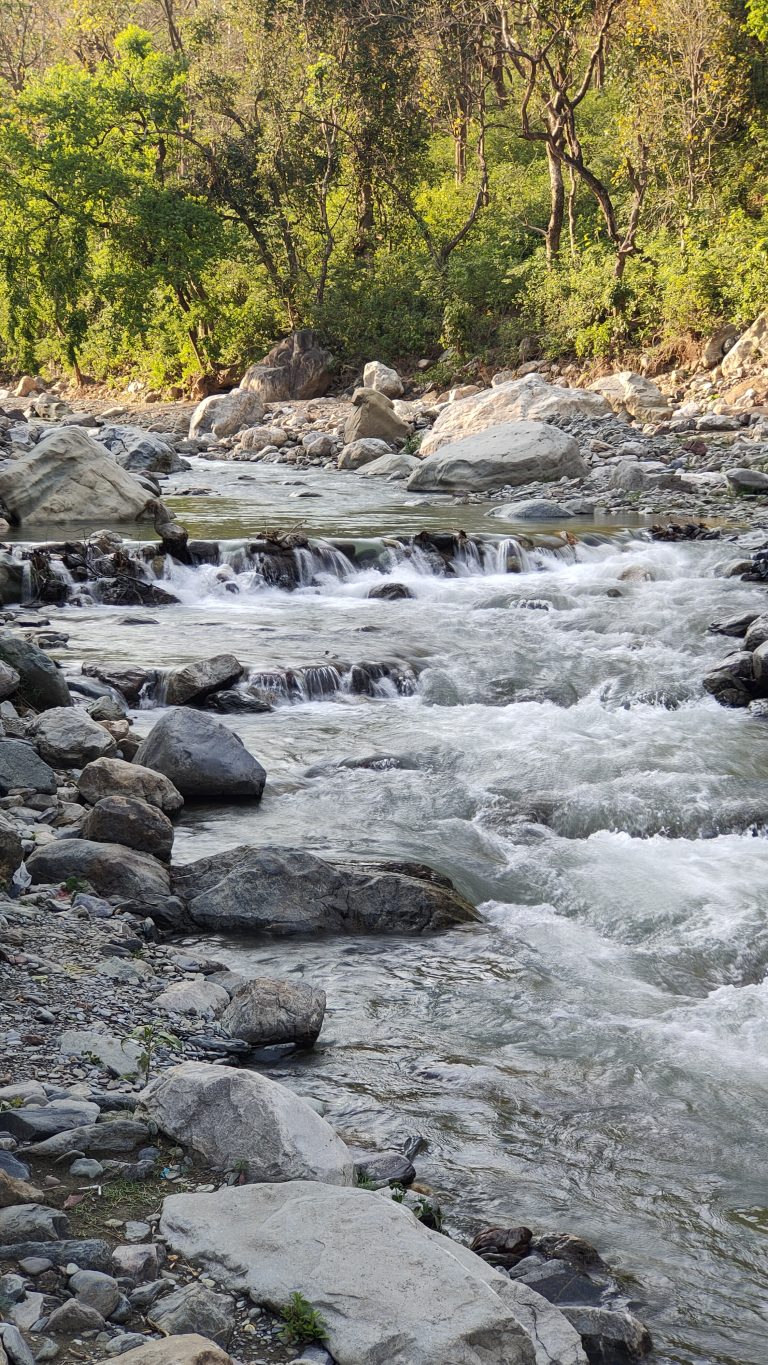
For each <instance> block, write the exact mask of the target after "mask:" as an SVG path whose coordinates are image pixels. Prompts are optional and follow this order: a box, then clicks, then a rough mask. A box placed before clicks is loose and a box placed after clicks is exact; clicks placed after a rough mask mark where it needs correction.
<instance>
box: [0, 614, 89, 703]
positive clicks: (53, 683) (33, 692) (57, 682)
mask: <svg viewBox="0 0 768 1365" xmlns="http://www.w3.org/2000/svg"><path fill="white" fill-rule="evenodd" d="M0 660H2V662H3V663H4V664H8V665H9V667H10V668H12V669H14V670H15V672H16V673H18V675H19V678H20V680H21V681H20V683H19V693H20V695H21V697H22V700H23V701H25V702H26V703H27V705H28V706H31V707H32V708H33V710H35V711H47V710H49V708H50V707H52V706H71V705H72V697H71V695H70V691H69V688H68V686H67V680H66V678H65V677H64V674H63V673H62V672H61V670H60V669H59V667H58V665H57V664H56V663H55V662H54V660H53V659H52V658H51V657H50V655H49V654H46V653H45V651H44V650H42V649H40V648H39V647H38V646H37V645H35V644H32V642H31V640H25V639H23V637H22V636H21V635H14V633H13V631H11V630H2V631H0Z"/></svg>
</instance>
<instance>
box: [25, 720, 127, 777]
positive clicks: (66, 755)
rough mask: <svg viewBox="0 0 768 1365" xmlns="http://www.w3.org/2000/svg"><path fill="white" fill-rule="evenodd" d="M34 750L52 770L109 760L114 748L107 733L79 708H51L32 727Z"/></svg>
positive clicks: (113, 742)
mask: <svg viewBox="0 0 768 1365" xmlns="http://www.w3.org/2000/svg"><path fill="white" fill-rule="evenodd" d="M34 734H35V747H36V749H37V751H38V753H39V754H40V757H41V758H43V759H44V760H45V762H46V763H50V765H51V767H53V768H82V767H83V765H84V764H86V763H91V762H92V761H93V760H94V759H97V758H108V757H109V756H110V755H111V754H114V753H116V752H117V745H116V743H115V741H114V739H113V738H112V735H110V733H109V731H108V730H105V729H104V727H103V726H102V725H97V723H96V721H95V720H92V719H91V717H90V716H89V715H88V714H87V712H86V711H82V710H80V709H79V708H76V707H72V706H54V707H51V708H49V710H47V711H45V712H44V713H43V715H42V716H41V717H40V719H39V720H38V721H37V724H36V725H35V731H34Z"/></svg>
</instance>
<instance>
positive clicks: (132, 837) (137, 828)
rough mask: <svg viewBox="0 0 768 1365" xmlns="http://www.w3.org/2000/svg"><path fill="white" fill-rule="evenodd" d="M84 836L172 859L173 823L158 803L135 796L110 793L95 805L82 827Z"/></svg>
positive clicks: (99, 841)
mask: <svg viewBox="0 0 768 1365" xmlns="http://www.w3.org/2000/svg"><path fill="white" fill-rule="evenodd" d="M81 833H82V836H83V838H84V839H93V840H95V841H96V842H97V843H102V844H123V845H125V847H126V848H135V849H138V850H139V851H140V852H143V853H148V854H150V855H151V856H152V857H153V858H159V859H160V861H161V862H168V861H169V860H170V857H171V849H172V847H173V825H172V824H171V822H170V820H169V819H168V816H167V815H164V814H163V812H162V811H161V810H158V808H157V806H150V805H149V803H148V802H147V801H140V800H137V799H136V797H133V796H106V797H104V799H103V800H102V801H97V802H96V805H95V806H92V807H91V809H90V810H89V812H88V814H87V815H86V817H85V820H84V821H83V824H82V826H81Z"/></svg>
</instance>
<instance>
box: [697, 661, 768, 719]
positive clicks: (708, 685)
mask: <svg viewBox="0 0 768 1365" xmlns="http://www.w3.org/2000/svg"><path fill="white" fill-rule="evenodd" d="M754 657H755V656H754V654H751V653H750V652H749V650H746V649H744V650H736V651H735V652H734V653H733V654H728V655H726V657H725V658H724V659H721V661H720V663H719V664H717V665H716V666H715V667H714V668H712V669H710V671H709V673H707V674H706V675H705V677H704V678H703V679H702V683H703V687H704V691H705V692H709V693H710V695H711V696H713V697H714V698H715V700H716V701H719V703H720V705H721V706H733V707H745V706H749V703H750V702H751V701H752V699H753V697H754V696H755V694H756V692H757V687H756V684H755V671H754Z"/></svg>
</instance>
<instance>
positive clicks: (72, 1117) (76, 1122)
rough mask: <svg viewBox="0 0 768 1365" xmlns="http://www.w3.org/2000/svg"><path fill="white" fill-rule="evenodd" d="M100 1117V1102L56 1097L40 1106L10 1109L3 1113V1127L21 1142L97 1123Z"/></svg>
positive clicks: (32, 1140)
mask: <svg viewBox="0 0 768 1365" xmlns="http://www.w3.org/2000/svg"><path fill="white" fill-rule="evenodd" d="M98 1117H99V1106H98V1104H90V1103H89V1101H88V1100H82V1101H78V1100H53V1101H52V1102H51V1103H50V1104H41V1105H40V1106H39V1107H38V1106H37V1105H25V1106H24V1108H22V1109H6V1110H5V1111H4V1113H0V1131H2V1132H5V1133H10V1135H11V1137H14V1138H16V1140H17V1142H37V1141H39V1140H40V1139H42V1138H48V1137H53V1135H54V1134H55V1133H64V1132H66V1131H67V1130H68V1129H70V1128H79V1127H82V1126H84V1125H85V1124H90V1123H95V1122H96V1119H97V1118H98Z"/></svg>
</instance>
